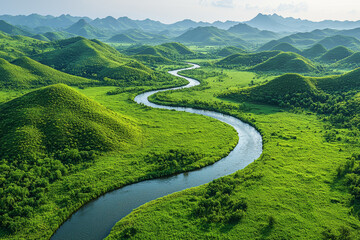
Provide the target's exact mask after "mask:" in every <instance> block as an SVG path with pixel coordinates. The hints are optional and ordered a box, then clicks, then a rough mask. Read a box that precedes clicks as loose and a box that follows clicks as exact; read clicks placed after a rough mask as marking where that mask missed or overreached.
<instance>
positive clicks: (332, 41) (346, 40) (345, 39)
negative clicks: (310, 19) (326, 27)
mask: <svg viewBox="0 0 360 240" xmlns="http://www.w3.org/2000/svg"><path fill="white" fill-rule="evenodd" d="M318 43H319V44H321V45H323V46H324V47H326V48H327V49H332V48H335V47H337V46H344V47H347V48H350V49H352V50H354V51H359V50H360V40H358V39H357V38H354V37H349V36H343V35H336V36H331V37H326V38H324V39H323V40H321V41H319V42H318Z"/></svg>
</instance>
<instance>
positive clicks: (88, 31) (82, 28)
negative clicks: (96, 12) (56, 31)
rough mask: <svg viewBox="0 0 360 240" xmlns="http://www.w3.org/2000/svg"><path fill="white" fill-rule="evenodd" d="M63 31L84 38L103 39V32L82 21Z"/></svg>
mask: <svg viewBox="0 0 360 240" xmlns="http://www.w3.org/2000/svg"><path fill="white" fill-rule="evenodd" d="M65 31H66V32H69V33H72V34H75V35H79V36H82V37H86V38H102V37H105V34H104V33H103V31H101V30H100V29H97V28H95V27H93V26H91V25H90V24H89V23H87V22H86V21H85V20H84V19H80V20H79V21H78V22H76V23H74V24H73V25H71V26H70V27H69V28H67V29H65Z"/></svg>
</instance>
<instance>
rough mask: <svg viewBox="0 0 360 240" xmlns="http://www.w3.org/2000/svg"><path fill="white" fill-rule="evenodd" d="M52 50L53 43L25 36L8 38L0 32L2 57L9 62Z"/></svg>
mask: <svg viewBox="0 0 360 240" xmlns="http://www.w3.org/2000/svg"><path fill="white" fill-rule="evenodd" d="M50 50H54V46H53V44H51V43H48V42H44V41H40V40H37V39H34V38H30V37H25V36H8V35H6V34H4V33H2V32H0V57H1V58H4V59H6V60H8V61H12V60H14V59H16V58H19V57H22V56H30V55H33V54H38V53H41V52H47V51H50Z"/></svg>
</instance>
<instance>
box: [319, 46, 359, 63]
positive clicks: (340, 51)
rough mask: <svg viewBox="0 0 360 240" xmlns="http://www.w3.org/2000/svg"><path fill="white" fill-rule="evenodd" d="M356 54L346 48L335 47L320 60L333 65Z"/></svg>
mask: <svg viewBox="0 0 360 240" xmlns="http://www.w3.org/2000/svg"><path fill="white" fill-rule="evenodd" d="M353 53H354V52H353V51H352V50H350V49H348V48H346V47H344V46H339V47H335V48H333V49H331V50H329V51H327V52H326V53H325V54H323V55H322V56H321V57H320V58H319V60H320V61H322V62H328V63H333V62H337V61H340V60H341V59H344V58H347V57H349V56H351V55H352V54H353Z"/></svg>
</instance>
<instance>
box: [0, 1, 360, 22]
mask: <svg viewBox="0 0 360 240" xmlns="http://www.w3.org/2000/svg"><path fill="white" fill-rule="evenodd" d="M31 13H38V14H41V15H53V16H59V15H61V14H70V15H73V16H88V17H91V18H97V17H100V18H103V17H106V16H113V17H115V18H118V17H122V16H127V17H129V18H132V19H146V18H150V19H153V20H158V21H161V22H164V23H173V22H176V21H180V20H183V19H192V20H195V21H206V22H214V21H218V20H219V21H226V20H232V21H247V20H250V19H252V18H253V17H255V16H256V15H257V14H258V13H263V14H273V13H276V14H278V15H281V16H284V17H295V18H301V19H308V20H312V21H321V20H325V19H330V20H360V1H358V0H341V1H339V0H293V1H292V0H271V1H269V0H0V15H2V14H10V15H20V14H23V15H28V14H31Z"/></svg>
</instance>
